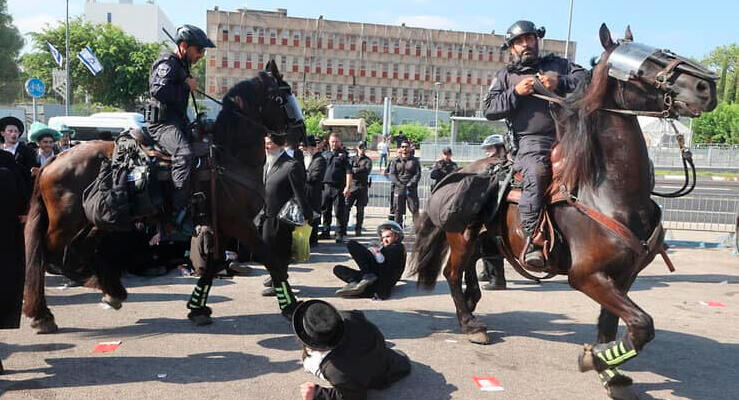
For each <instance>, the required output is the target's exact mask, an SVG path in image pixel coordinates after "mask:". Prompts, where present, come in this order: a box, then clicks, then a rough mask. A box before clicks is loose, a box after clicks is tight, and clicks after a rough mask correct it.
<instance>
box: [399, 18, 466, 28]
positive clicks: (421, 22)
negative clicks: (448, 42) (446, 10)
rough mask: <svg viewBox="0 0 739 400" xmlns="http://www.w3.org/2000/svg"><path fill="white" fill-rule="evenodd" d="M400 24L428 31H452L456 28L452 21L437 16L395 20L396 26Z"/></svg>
mask: <svg viewBox="0 0 739 400" xmlns="http://www.w3.org/2000/svg"><path fill="white" fill-rule="evenodd" d="M402 23H405V25H406V26H412V27H416V28H429V29H452V28H454V27H455V26H457V23H456V22H455V21H454V20H452V19H450V18H446V17H441V16H438V15H408V16H404V17H398V18H397V19H396V20H395V24H396V25H400V24H402Z"/></svg>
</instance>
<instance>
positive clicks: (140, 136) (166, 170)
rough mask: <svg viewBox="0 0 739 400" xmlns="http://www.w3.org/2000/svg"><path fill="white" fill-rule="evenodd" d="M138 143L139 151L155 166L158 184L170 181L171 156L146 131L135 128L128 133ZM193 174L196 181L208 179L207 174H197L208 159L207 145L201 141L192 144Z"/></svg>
mask: <svg viewBox="0 0 739 400" xmlns="http://www.w3.org/2000/svg"><path fill="white" fill-rule="evenodd" d="M128 133H129V134H130V135H131V136H132V137H133V138H134V139H135V140H136V142H138V143H139V146H140V147H141V149H142V150H143V151H144V153H146V155H148V156H149V159H150V160H152V161H153V164H154V165H155V166H156V171H157V173H156V178H157V180H158V181H160V182H167V181H169V180H170V179H171V173H172V155H171V154H169V153H167V151H166V150H164V149H163V148H162V147H161V146H159V144H158V143H157V142H156V141H155V140H154V139H153V138H152V137H151V136H150V135H149V133H148V132H147V131H146V129H140V128H135V129H131V130H130V131H129V132H128ZM192 152H193V157H194V159H195V160H196V162H195V163H194V167H193V168H194V169H195V171H194V172H195V173H194V174H193V175H194V177H195V179H197V180H199V181H200V180H207V179H210V178H209V176H208V175H207V174H203V173H198V172H197V170H203V169H205V168H204V166H205V165H207V162H206V161H207V158H208V153H209V149H208V144H207V143H205V142H202V141H195V142H193V143H192Z"/></svg>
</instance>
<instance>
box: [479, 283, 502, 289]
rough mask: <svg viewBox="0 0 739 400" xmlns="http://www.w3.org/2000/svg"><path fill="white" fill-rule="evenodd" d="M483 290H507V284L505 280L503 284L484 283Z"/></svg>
mask: <svg viewBox="0 0 739 400" xmlns="http://www.w3.org/2000/svg"><path fill="white" fill-rule="evenodd" d="M482 290H506V284H505V282H503V283H502V284H500V283H497V282H489V283H486V284H484V285H482Z"/></svg>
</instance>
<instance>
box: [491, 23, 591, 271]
mask: <svg viewBox="0 0 739 400" xmlns="http://www.w3.org/2000/svg"><path fill="white" fill-rule="evenodd" d="M544 33H545V29H544V27H540V28H538V29H537V28H536V26H535V25H534V23H533V22H531V21H517V22H516V23H514V24H513V25H511V27H510V28H508V31H507V32H506V35H505V43H504V44H503V46H502V47H503V48H504V49H510V52H511V54H512V56H513V61H512V62H511V63H509V64H508V65H507V66H506V67H505V68H503V69H502V70H500V71H498V72H497V74H496V75H495V78H494V79H493V83H492V85H491V86H490V91H489V92H488V96H487V98H486V100H485V104H486V110H485V117H486V118H487V119H489V120H496V119H500V118H505V119H506V120H507V122H508V124H509V126H510V127H511V128H512V130H513V132H514V137H515V139H516V141H517V142H518V153H517V154H516V159H515V168H516V170H518V171H520V172H521V173H522V174H523V193H522V195H521V200H520V202H519V204H518V209H519V213H520V217H521V223H522V227H523V231H524V234H525V235H526V236H527V237H529V238H530V237H531V236H532V235H534V231H535V229H536V225H537V223H538V221H539V217H540V214H541V210H542V205H543V204H542V202H543V198H544V193H545V191H546V189H547V187H548V186H549V184H550V182H551V179H552V171H551V169H552V166H551V161H550V160H549V155H550V153H551V148H552V145H553V143H554V140H555V139H556V132H555V123H554V119H553V118H552V116H551V114H550V112H549V103H548V102H547V101H545V100H541V99H538V98H535V97H532V96H531V94H532V93H534V85H535V84H536V83H537V82H536V81H537V80H538V81H539V82H540V83H541V85H543V86H544V88H546V89H548V90H549V91H552V92H555V93H557V94H558V95H565V94H566V93H569V92H572V91H574V90H575V88H576V87H577V85H578V84H579V83H580V82H581V81H583V80H585V78H586V77H587V75H588V72H587V71H585V70H584V69H583V68H582V67H580V66H579V65H576V64H574V63H572V62H570V61H569V60H567V59H565V58H561V57H558V56H555V55H553V54H549V55H547V56H544V57H539V39H540V38H543V37H544ZM524 261H525V262H526V263H528V264H529V265H532V266H535V267H542V266H544V263H545V261H544V256H543V254H542V251H541V248H540V247H539V246H538V245H534V244H532V245H531V247H529V248H528V249H527V251H526V255H525V257H524Z"/></svg>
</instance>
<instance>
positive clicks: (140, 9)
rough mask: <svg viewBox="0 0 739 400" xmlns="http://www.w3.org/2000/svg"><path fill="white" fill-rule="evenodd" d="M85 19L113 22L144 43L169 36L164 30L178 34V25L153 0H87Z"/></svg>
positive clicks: (99, 22)
mask: <svg viewBox="0 0 739 400" xmlns="http://www.w3.org/2000/svg"><path fill="white" fill-rule="evenodd" d="M85 20H87V21H90V22H92V23H94V24H104V23H110V24H113V25H116V26H117V27H119V28H121V29H122V30H123V31H124V32H126V33H128V34H129V35H132V36H133V37H135V38H136V40H138V41H140V42H144V43H156V42H159V43H161V42H166V43H169V42H170V40H169V38H167V35H166V34H165V33H164V32H163V31H162V28H164V29H166V30H167V32H169V33H170V34H171V35H173V36H174V35H175V33H176V32H175V27H174V25H172V21H170V20H169V18H167V15H166V14H164V12H163V11H162V9H161V8H159V6H157V5H156V4H154V1H153V0H148V1H146V2H145V3H140V4H134V3H133V0H118V2H117V3H107V2H99V1H96V0H85Z"/></svg>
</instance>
